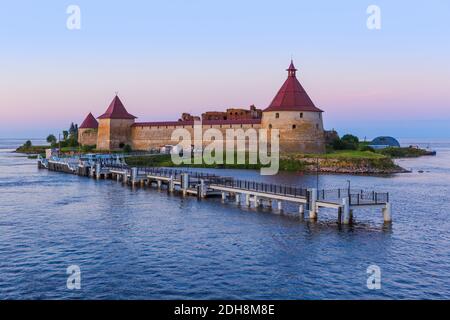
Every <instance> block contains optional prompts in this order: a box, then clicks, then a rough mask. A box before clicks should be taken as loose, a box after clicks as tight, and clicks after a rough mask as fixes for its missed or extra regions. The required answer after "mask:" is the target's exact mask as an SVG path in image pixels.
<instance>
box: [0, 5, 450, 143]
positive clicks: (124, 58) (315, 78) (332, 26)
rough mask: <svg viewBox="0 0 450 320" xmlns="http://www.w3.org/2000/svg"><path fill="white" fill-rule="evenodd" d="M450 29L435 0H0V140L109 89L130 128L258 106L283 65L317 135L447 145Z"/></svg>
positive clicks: (78, 114) (47, 124)
mask: <svg viewBox="0 0 450 320" xmlns="http://www.w3.org/2000/svg"><path fill="white" fill-rule="evenodd" d="M71 4H74V5H78V6H79V7H80V9H81V29H80V30H68V29H67V28H66V20H67V18H68V15H67V14H66V8H67V7H68V6H69V5H71ZM372 4H374V5H378V6H379V7H380V9H381V30H369V29H367V27H366V20H367V17H368V15H367V13H366V9H367V7H368V6H369V5H372ZM449 21H450V2H449V1H444V0H431V1H426V2H425V1H404V0H403V1H402V0H399V1H375V0H372V1H355V0H354V1H350V0H347V1H323V0H319V1H298V0H297V1H197V0H191V1H77V0H73V1H56V0H55V1H50V0H47V1H40V2H37V1H24V0H16V1H9V2H5V3H2V5H1V11H0V40H1V43H2V46H1V50H0V65H1V67H2V74H1V76H0V111H1V114H2V117H1V119H0V137H43V136H46V135H47V133H49V132H53V133H56V132H58V131H60V130H61V129H63V128H65V127H67V126H68V124H70V122H71V121H74V122H78V123H80V122H81V121H82V120H83V118H84V116H85V115H86V114H87V113H88V112H93V113H94V115H96V116H98V115H100V114H101V113H102V112H103V111H104V110H105V109H106V107H107V105H108V104H109V102H110V100H111V99H112V97H113V95H114V92H115V91H119V95H120V96H121V99H122V101H123V102H124V103H125V105H126V107H127V108H128V111H129V112H131V113H133V114H135V115H137V116H138V117H139V119H138V120H139V121H152V120H176V119H178V117H179V115H180V114H181V113H182V112H191V113H194V114H200V113H201V112H204V111H206V110H222V109H225V108H227V107H248V106H249V105H250V104H255V105H256V106H257V107H260V108H265V107H267V106H268V104H269V103H270V101H271V99H272V98H273V96H274V95H275V94H276V92H277V90H278V89H279V87H280V86H281V84H282V83H283V81H284V79H285V77H286V74H285V71H284V69H285V68H286V67H287V65H288V64H289V60H290V58H291V56H293V58H294V60H295V63H296V66H297V68H298V69H299V73H298V76H299V80H300V82H301V83H302V84H303V86H304V87H305V89H306V90H307V91H308V93H309V94H310V96H311V98H312V99H313V101H314V102H315V104H316V105H317V106H318V107H320V108H321V109H323V110H325V115H324V121H325V126H326V127H327V128H329V129H331V128H335V129H337V130H338V131H339V132H340V133H341V134H344V133H347V132H351V133H355V134H357V135H359V136H360V137H364V136H367V137H373V136H376V135H394V136H396V137H400V138H408V137H423V138H434V137H449V138H450V130H448V125H449V124H450V92H449V89H448V87H449V83H450V61H449V57H450V44H449V43H450V41H449V39H450V22H449Z"/></svg>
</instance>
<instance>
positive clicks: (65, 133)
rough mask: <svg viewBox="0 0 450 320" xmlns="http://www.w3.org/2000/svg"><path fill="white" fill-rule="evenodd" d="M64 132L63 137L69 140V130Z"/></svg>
mask: <svg viewBox="0 0 450 320" xmlns="http://www.w3.org/2000/svg"><path fill="white" fill-rule="evenodd" d="M62 134H63V139H64V140H67V138H69V131H67V130H64V131H63V132H62Z"/></svg>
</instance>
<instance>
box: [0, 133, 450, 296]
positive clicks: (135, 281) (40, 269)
mask: <svg viewBox="0 0 450 320" xmlns="http://www.w3.org/2000/svg"><path fill="white" fill-rule="evenodd" d="M21 143H23V141H11V140H0V298H1V299H36V298H38V299H59V298H80V299H104V298H106V299H134V298H142V299H178V298H179V299H235V298H236V299H266V298H267V299H316V298H318V299H322V298H327V299H358V298H363V299H369V298H377V299H378V298H382V299H386V298H401V299H405V298H428V299H442V298H447V299H448V298H450V235H449V231H450V223H449V214H450V205H449V203H450V143H446V142H442V141H441V142H435V143H431V144H430V146H431V147H432V148H434V149H436V150H437V151H438V155H437V156H436V157H423V158H419V159H411V160H401V161H400V162H399V163H400V164H401V165H402V166H404V167H406V168H409V169H412V170H413V172H412V173H407V174H399V175H394V176H390V177H365V176H346V175H321V176H320V178H319V184H320V187H321V188H335V187H345V186H346V185H347V180H349V179H350V180H351V184H352V187H355V188H363V189H376V190H380V191H389V192H390V194H391V200H392V204H393V218H394V223H393V224H392V226H391V227H389V226H384V225H383V222H382V215H381V212H380V210H357V211H356V212H355V218H356V224H355V225H354V226H353V227H339V226H338V225H337V224H336V223H335V220H336V212H334V211H332V210H331V211H323V212H320V213H319V221H318V222H310V221H308V220H305V221H301V220H300V219H299V218H298V217H296V216H295V215H294V214H293V212H294V211H295V210H296V208H290V207H288V208H287V211H288V213H286V214H285V215H279V214H275V213H274V212H269V211H268V210H267V209H264V210H259V211H256V210H255V209H243V208H238V207H236V205H234V204H232V203H225V204H224V203H221V201H220V200H218V199H208V200H203V201H198V200H197V199H196V198H193V197H187V198H183V197H180V196H175V195H168V194H167V193H166V192H164V191H159V192H158V191H157V190H154V189H139V188H138V189H135V190H133V189H131V188H128V187H123V186H122V185H121V184H120V183H117V182H114V181H109V180H107V181H95V180H92V179H88V178H83V177H77V176H73V175H67V174H61V173H54V172H47V171H46V170H38V169H37V167H36V163H35V160H30V159H27V158H26V157H23V156H20V155H17V154H14V153H11V149H12V148H14V147H16V146H17V145H20V144H21ZM418 170H423V171H424V172H423V173H419V172H418ZM220 174H222V175H236V176H239V177H241V178H243V177H246V178H249V179H250V178H253V179H255V180H256V179H257V180H264V181H272V182H277V183H286V184H296V185H299V186H308V187H313V186H315V184H316V177H315V176H314V175H311V176H308V175H300V174H293V173H285V174H279V175H278V176H275V177H261V176H259V174H258V172H255V171H236V170H234V171H233V170H223V171H221V172H220ZM289 212H291V213H289ZM74 264H75V265H79V266H80V268H81V279H82V280H81V285H82V288H81V290H76V291H71V290H68V289H67V287H66V280H67V275H66V268H67V267H68V266H69V265H74ZM371 264H376V265H378V266H379V267H380V268H381V272H382V288H381V290H369V289H367V286H366V281H367V274H366V269H367V267H368V266H369V265H371Z"/></svg>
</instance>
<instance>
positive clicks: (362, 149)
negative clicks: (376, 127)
mask: <svg viewBox="0 0 450 320" xmlns="http://www.w3.org/2000/svg"><path fill="white" fill-rule="evenodd" d="M360 150H361V151H371V152H375V149H374V148H372V147H371V146H362V147H361V148H360Z"/></svg>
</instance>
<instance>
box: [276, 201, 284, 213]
mask: <svg viewBox="0 0 450 320" xmlns="http://www.w3.org/2000/svg"><path fill="white" fill-rule="evenodd" d="M277 207H278V211H280V212H282V211H283V202H281V201H277Z"/></svg>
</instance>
